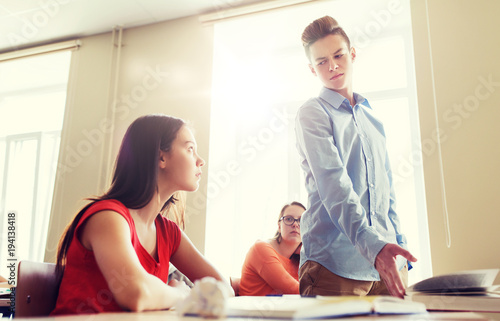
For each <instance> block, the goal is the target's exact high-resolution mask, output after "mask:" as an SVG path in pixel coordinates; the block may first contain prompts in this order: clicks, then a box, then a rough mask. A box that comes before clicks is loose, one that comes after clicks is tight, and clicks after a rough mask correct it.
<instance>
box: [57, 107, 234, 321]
mask: <svg viewBox="0 0 500 321" xmlns="http://www.w3.org/2000/svg"><path fill="white" fill-rule="evenodd" d="M196 147H197V146H196V141H195V139H194V137H193V134H192V132H191V130H190V129H189V127H188V126H186V124H185V122H184V121H183V120H181V119H178V118H174V117H169V116H166V115H148V116H143V117H140V118H138V119H137V120H135V121H134V122H133V123H132V124H131V125H130V127H129V128H128V130H127V132H126V133H125V136H124V138H123V141H122V145H121V147H120V151H119V153H118V157H117V161H116V165H115V170H114V175H113V181H112V184H111V187H110V188H109V190H108V191H107V192H106V193H105V194H104V195H102V196H100V197H96V198H93V199H91V200H92V201H91V203H90V204H89V205H87V206H86V207H84V208H83V209H82V210H81V211H80V212H79V213H78V214H77V215H76V216H75V218H74V219H73V221H72V222H71V223H70V224H69V225H68V227H67V229H66V231H65V233H64V235H63V237H62V238H61V242H60V244H59V250H58V254H57V271H58V273H59V274H60V275H62V280H61V286H60V289H59V295H58V298H57V303H56V307H55V309H54V310H53V311H52V315H59V314H76V313H97V312H111V311H124V310H130V311H143V310H158V309H167V308H170V307H172V306H174V304H175V303H176V302H178V301H179V300H182V299H183V298H185V297H186V296H187V295H188V294H189V291H190V289H189V287H188V286H186V285H185V284H184V282H178V281H172V282H170V283H169V284H166V283H167V280H168V269H169V262H172V263H173V264H175V266H176V267H177V268H178V269H179V270H180V271H181V272H182V273H184V274H185V275H186V276H187V277H188V278H189V279H191V280H193V281H195V280H198V279H200V278H202V277H205V276H211V277H214V278H215V279H217V280H221V281H222V280H223V277H222V276H221V274H220V273H219V272H218V271H217V270H216V269H215V268H214V267H213V266H212V265H211V264H210V263H209V262H208V261H207V260H206V259H205V258H204V257H203V256H202V255H201V254H200V253H199V252H198V251H197V250H196V248H195V247H194V246H193V244H192V243H191V241H190V240H189V239H188V237H187V236H186V235H185V234H184V233H183V232H182V231H181V230H180V229H179V227H178V226H177V225H176V224H175V223H173V222H172V221H170V220H168V219H166V218H165V217H164V216H163V215H162V214H164V213H165V212H166V211H167V210H168V208H169V207H170V206H171V205H172V204H174V202H175V199H174V197H173V196H172V195H173V194H174V193H175V192H176V191H195V190H196V189H197V188H198V184H199V180H200V175H201V167H202V166H203V165H204V161H203V159H202V158H200V157H199V156H198V154H197V149H196ZM226 283H227V282H226ZM227 286H228V288H229V287H230V286H229V284H227ZM229 291H230V290H229Z"/></svg>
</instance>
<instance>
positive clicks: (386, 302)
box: [227, 295, 426, 320]
mask: <svg viewBox="0 0 500 321" xmlns="http://www.w3.org/2000/svg"><path fill="white" fill-rule="evenodd" d="M413 313H426V309H425V306H424V305H423V304H421V303H417V302H411V301H405V300H402V299H398V298H394V297H389V296H368V297H357V296H356V297H354V296H347V297H330V296H328V297H321V296H318V297H315V298H308V297H300V296H299V295H284V296H265V297H258V296H240V297H234V298H230V299H229V300H228V310H227V316H228V317H251V318H279V319H295V320H297V319H318V318H333V317H341V316H354V315H366V314H413Z"/></svg>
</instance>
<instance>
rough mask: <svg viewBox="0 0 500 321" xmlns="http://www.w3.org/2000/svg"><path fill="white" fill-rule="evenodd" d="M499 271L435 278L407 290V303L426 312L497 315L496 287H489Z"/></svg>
mask: <svg viewBox="0 0 500 321" xmlns="http://www.w3.org/2000/svg"><path fill="white" fill-rule="evenodd" d="M498 272H499V269H486V270H472V271H463V272H456V273H451V274H445V275H439V276H435V277H432V278H429V279H425V280H423V281H420V282H418V283H415V284H414V285H412V286H410V287H409V288H408V289H407V291H406V294H407V299H408V300H411V301H412V302H421V303H424V304H425V306H426V308H427V309H428V310H443V311H476V312H477V311H482V312H500V286H498V285H493V282H494V281H495V278H496V276H497V274H498Z"/></svg>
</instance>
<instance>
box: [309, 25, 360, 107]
mask: <svg viewBox="0 0 500 321" xmlns="http://www.w3.org/2000/svg"><path fill="white" fill-rule="evenodd" d="M309 52H310V58H311V64H310V65H309V68H310V69H311V72H312V73H313V74H314V75H315V76H317V77H318V78H319V80H320V81H321V82H322V83H323V86H325V87H326V88H328V89H332V90H334V91H336V92H338V93H339V94H341V95H342V96H344V97H345V98H349V95H350V94H351V93H352V63H353V62H354V59H355V58H356V51H355V50H354V48H351V49H349V48H348V46H347V42H346V41H345V39H344V38H343V37H342V36H341V35H328V36H326V37H324V38H321V39H319V40H317V41H316V42H314V43H313V44H312V45H311V46H310V47H309Z"/></svg>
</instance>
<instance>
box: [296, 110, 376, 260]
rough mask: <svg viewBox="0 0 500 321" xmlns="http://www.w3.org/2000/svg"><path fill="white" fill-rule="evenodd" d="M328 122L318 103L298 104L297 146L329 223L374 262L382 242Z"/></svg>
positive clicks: (329, 120) (328, 118)
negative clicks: (368, 216)
mask: <svg viewBox="0 0 500 321" xmlns="http://www.w3.org/2000/svg"><path fill="white" fill-rule="evenodd" d="M331 121H332V120H331V118H330V116H329V115H328V113H327V112H326V111H325V110H324V109H323V107H321V106H320V105H319V103H316V104H314V103H309V104H306V105H304V106H302V107H301V108H300V109H299V111H298V113H297V118H296V136H297V144H298V148H299V150H300V151H301V153H303V157H304V158H305V161H306V162H307V166H308V167H309V169H310V171H311V175H312V177H313V179H314V182H315V184H316V188H317V190H318V193H319V197H320V199H321V202H322V204H323V206H324V207H325V208H326V210H327V212H328V215H329V216H330V218H331V220H332V222H333V224H334V225H335V226H336V227H337V228H338V229H339V230H340V231H341V232H342V233H343V234H345V235H346V236H347V238H348V239H349V240H350V241H351V243H352V244H353V245H354V246H355V247H356V249H357V250H358V251H359V252H360V253H361V254H362V255H363V256H364V257H365V258H366V259H367V260H368V261H369V262H371V263H372V264H374V263H375V258H376V256H377V254H378V253H379V252H380V250H381V249H382V248H383V247H384V246H385V245H386V242H384V241H383V240H382V239H381V237H380V236H379V235H378V233H377V231H376V230H375V229H374V228H373V227H372V226H370V225H369V222H368V218H367V214H366V211H365V209H364V208H363V206H362V205H361V203H360V200H359V196H358V195H357V194H356V192H355V191H354V189H353V185H352V181H351V179H350V177H349V175H348V173H347V170H346V168H345V166H344V163H343V160H342V159H341V157H340V155H339V151H338V149H337V147H336V142H335V137H334V135H333V130H332V124H331Z"/></svg>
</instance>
